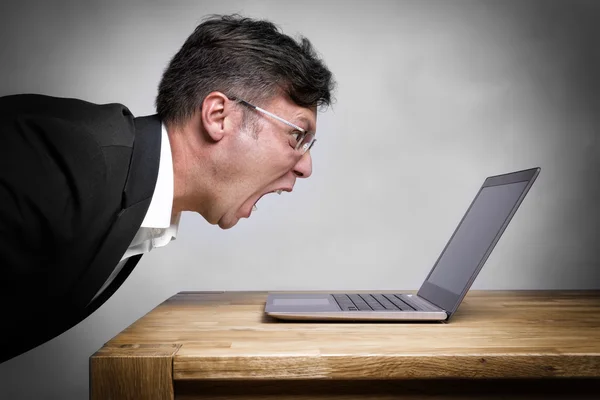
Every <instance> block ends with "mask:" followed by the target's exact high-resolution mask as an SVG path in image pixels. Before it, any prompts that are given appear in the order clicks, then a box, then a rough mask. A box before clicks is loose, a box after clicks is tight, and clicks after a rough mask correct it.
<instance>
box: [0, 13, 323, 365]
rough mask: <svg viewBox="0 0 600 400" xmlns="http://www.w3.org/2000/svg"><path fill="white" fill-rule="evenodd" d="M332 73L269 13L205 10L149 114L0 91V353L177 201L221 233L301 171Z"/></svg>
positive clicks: (74, 317) (117, 281) (88, 286)
mask: <svg viewBox="0 0 600 400" xmlns="http://www.w3.org/2000/svg"><path fill="white" fill-rule="evenodd" d="M333 87H334V83H333V79H332V74H331V73H330V71H329V70H328V69H327V67H326V66H325V65H324V64H323V62H322V61H321V60H320V59H318V58H317V56H316V55H315V53H314V51H313V50H312V47H311V45H310V42H309V41H308V40H306V39H304V38H303V39H302V40H301V41H300V42H296V41H294V40H293V39H291V38H290V37H288V36H286V35H284V34H282V33H280V32H279V31H278V29H277V28H276V27H275V26H274V25H273V24H271V23H270V22H267V21H257V20H251V19H247V18H242V17H239V16H224V17H218V16H217V17H212V18H208V19H207V20H206V21H204V22H203V23H202V24H200V25H199V26H198V27H197V28H196V29H195V31H194V32H193V33H192V34H191V35H190V37H189V38H188V39H187V40H186V42H185V43H184V45H183V46H182V48H181V49H180V50H179V52H178V53H177V54H176V55H175V56H174V58H173V59H172V60H171V62H170V64H169V66H168V68H167V69H166V70H165V72H164V75H163V77H162V80H161V82H160V85H159V90H158V96H157V99H156V107H157V114H156V115H151V116H145V117H138V118H135V117H134V116H132V115H131V113H130V112H129V110H128V109H127V108H126V107H125V106H123V105H120V104H105V105H97V104H92V103H89V102H85V101H82V100H77V99H66V98H56V97H50V96H45V95H11V96H6V97H3V98H0V163H1V164H0V166H1V168H0V260H1V263H0V268H1V271H0V272H1V278H0V301H1V303H0V304H1V306H0V307H1V310H2V321H3V323H2V328H1V329H0V362H3V361H6V360H8V359H10V358H12V357H15V356H16V355H19V354H21V353H23V352H24V351H27V350H30V349H32V348H34V347H36V346H38V345H40V344H42V343H44V342H46V341H48V340H50V339H52V338H53V337H55V336H57V335H59V334H61V333H62V332H64V331H65V330H67V329H69V328H70V327H72V326H74V325H75V324H77V323H79V322H80V321H81V320H82V319H84V318H86V317H87V316H89V315H90V314H91V313H92V312H94V311H95V310H96V309H97V308H98V307H99V306H101V305H102V304H103V303H104V302H105V301H106V300H107V299H108V298H110V296H111V295H112V294H113V293H114V292H115V291H116V290H117V289H118V288H119V286H120V285H121V284H122V283H123V281H124V280H125V279H126V278H127V276H128V275H129V274H130V273H131V271H132V270H133V268H134V267H135V265H136V264H137V262H138V261H139V259H140V257H141V256H142V255H143V254H145V253H147V252H148V251H150V250H151V249H152V248H154V247H160V246H164V245H165V244H167V243H168V242H169V241H170V240H171V239H172V238H173V237H174V236H175V235H176V232H177V226H178V223H179V217H180V214H181V212H182V211H195V212H198V213H200V214H201V215H202V216H203V217H204V218H205V219H206V220H207V221H208V222H209V223H211V224H215V225H218V226H220V227H221V228H222V229H229V228H231V227H233V226H234V225H236V224H237V223H238V221H239V220H240V219H241V218H247V217H249V216H250V214H251V212H252V209H253V207H254V205H255V204H256V202H257V201H258V200H259V199H260V198H261V197H262V196H264V195H265V194H268V193H272V192H279V191H291V190H292V188H293V187H294V183H295V181H296V179H297V178H307V177H309V176H310V174H311V172H312V165H311V156H310V152H309V150H310V148H311V146H312V145H313V144H314V132H315V130H316V112H317V109H318V108H319V107H322V106H327V105H329V104H330V103H331V92H332V90H333Z"/></svg>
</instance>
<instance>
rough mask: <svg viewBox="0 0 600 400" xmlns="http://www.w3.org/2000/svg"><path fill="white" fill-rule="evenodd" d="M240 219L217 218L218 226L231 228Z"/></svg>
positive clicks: (224, 228)
mask: <svg viewBox="0 0 600 400" xmlns="http://www.w3.org/2000/svg"><path fill="white" fill-rule="evenodd" d="M239 221H240V219H239V218H235V217H234V218H221V219H220V220H219V223H218V225H219V228H221V229H223V230H226V229H230V228H233V227H234V226H236V225H237V223H238V222H239Z"/></svg>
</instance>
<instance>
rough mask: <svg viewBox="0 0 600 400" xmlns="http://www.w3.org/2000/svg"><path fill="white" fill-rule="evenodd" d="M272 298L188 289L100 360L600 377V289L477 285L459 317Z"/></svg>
mask: <svg viewBox="0 0 600 400" xmlns="http://www.w3.org/2000/svg"><path fill="white" fill-rule="evenodd" d="M358 293H361V292H358ZM383 293H392V292H383ZM404 293H414V292H404ZM266 296H267V293H266V292H181V293H178V294H176V295H174V296H173V297H171V298H169V299H167V300H166V301H165V302H163V303H162V304H160V305H159V306H157V307H156V308H154V309H153V310H152V311H150V312H149V313H148V314H146V315H145V316H144V317H142V318H140V319H139V320H138V321H136V322H135V323H133V324H132V325H131V326H129V327H128V328H127V329H125V330H124V331H122V332H121V333H120V334H118V335H117V336H115V337H114V338H113V339H112V340H110V341H109V342H108V343H106V344H105V346H103V348H102V349H100V350H99V351H98V352H96V353H95V354H94V355H93V356H92V358H103V357H104V358H106V357H153V356H156V355H157V354H163V355H164V354H169V355H172V362H173V370H172V372H173V379H174V380H215V379H217V380H227V379H231V380H239V379H244V380H255V379H257V380H260V379H413V378H494V377H503V378H507V377H509V378H510V377H513V378H541V377H595V378H597V377H600V291H470V292H469V293H468V294H467V296H466V297H465V299H464V300H463V303H462V304H461V306H460V307H459V309H458V311H457V312H456V313H455V314H454V315H453V317H452V319H451V320H450V321H449V322H447V323H441V322H400V323H398V322H383V323H382V322H361V323H352V322H318V323H314V322H290V321H285V322H284V321H278V320H276V319H273V318H271V317H268V316H266V315H265V314H264V306H265V300H266ZM165 352H166V353H165Z"/></svg>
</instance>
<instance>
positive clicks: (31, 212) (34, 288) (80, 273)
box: [0, 95, 161, 362]
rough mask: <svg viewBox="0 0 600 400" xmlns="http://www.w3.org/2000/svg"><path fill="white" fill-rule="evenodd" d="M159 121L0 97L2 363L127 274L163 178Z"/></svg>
mask: <svg viewBox="0 0 600 400" xmlns="http://www.w3.org/2000/svg"><path fill="white" fill-rule="evenodd" d="M160 141H161V127H160V120H159V119H158V117H157V116H147V117H142V118H134V117H133V116H132V114H131V112H130V111H129V110H128V109H127V108H126V107H125V106H123V105H120V104H104V105H99V104H93V103H89V102H86V101H81V100H76V99H67V98H56V97H49V96H43V95H13V96H6V97H0V320H1V321H2V324H1V328H0V362H3V361H6V360H8V359H10V358H12V357H14V356H16V355H19V354H21V353H23V352H25V351H27V350H30V349H32V348H34V347H36V346H38V345H40V344H42V343H44V342H46V341H48V340H50V339H52V338H53V337H55V336H57V335H59V334H61V333H62V332H64V331H66V330H67V329H69V328H71V327H72V326H74V325H75V324H77V323H79V322H80V321H81V320H83V319H84V318H86V317H87V316H89V315H90V314H91V313H92V312H94V311H95V310H96V309H97V308H98V307H99V306H100V305H102V304H103V303H104V302H105V301H106V300H107V299H108V298H109V297H110V296H111V295H112V294H113V293H114V292H115V291H116V290H117V289H118V288H119V286H120V285H121V284H122V283H123V281H124V280H125V279H126V278H127V276H128V275H129V274H130V273H131V271H132V270H133V268H134V267H135V265H136V264H137V262H138V261H139V259H140V256H135V257H132V258H131V259H129V261H128V262H127V264H126V265H125V267H124V268H123V269H122V270H121V272H120V273H119V274H118V276H117V277H116V278H115V279H114V280H113V282H112V283H111V284H110V285H109V286H108V287H107V288H106V289H105V290H104V291H103V292H102V294H101V295H100V296H99V297H98V298H97V299H95V300H94V301H93V302H91V300H92V298H93V297H94V295H95V294H96V293H97V291H98V290H99V289H100V287H101V286H102V285H103V284H104V283H105V281H106V279H107V278H108V277H109V275H110V273H111V272H112V271H113V269H114V268H115V267H116V265H117V264H118V263H119V261H120V259H121V257H122V256H123V254H124V253H125V251H126V249H127V247H128V246H129V244H130V243H131V240H132V239H133V237H134V236H135V234H136V232H137V230H138V229H139V227H140V225H141V223H142V220H143V219H144V216H145V214H146V212H147V210H148V207H149V205H150V200H151V198H152V194H153V192H154V187H155V185H156V179H157V177H158V165H159V160H160V144H161V143H160Z"/></svg>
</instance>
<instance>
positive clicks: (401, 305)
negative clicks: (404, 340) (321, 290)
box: [332, 294, 439, 311]
mask: <svg viewBox="0 0 600 400" xmlns="http://www.w3.org/2000/svg"><path fill="white" fill-rule="evenodd" d="M332 296H333V298H334V299H335V301H336V302H337V303H338V305H339V306H340V308H341V309H342V311H439V309H438V308H436V307H433V306H431V305H429V304H427V303H426V302H424V301H421V299H418V300H417V299H414V298H412V297H409V296H407V295H404V294H332Z"/></svg>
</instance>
